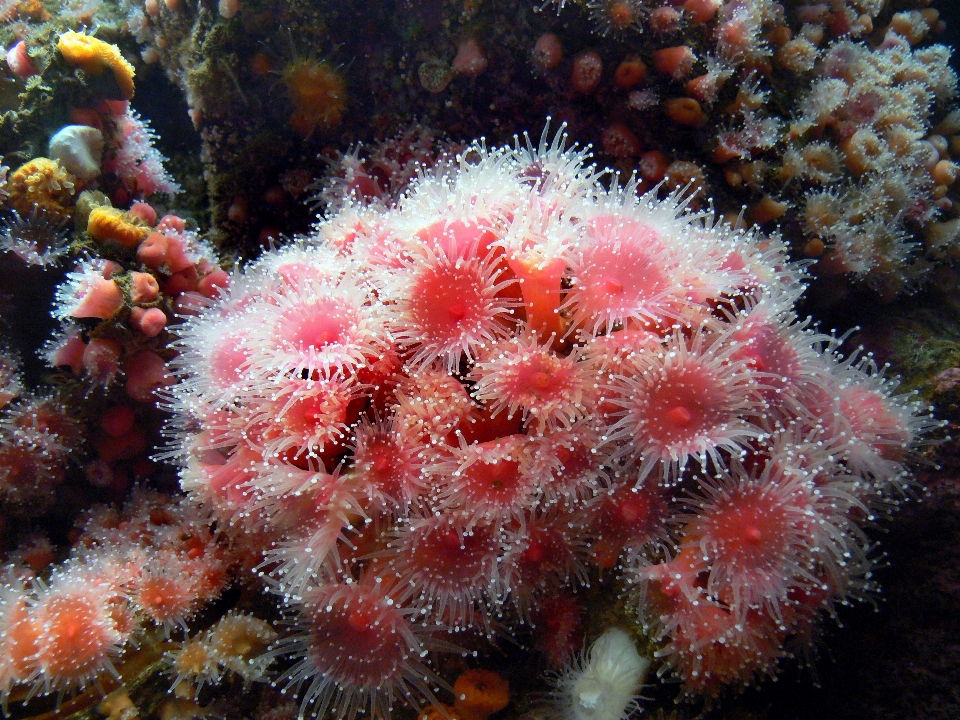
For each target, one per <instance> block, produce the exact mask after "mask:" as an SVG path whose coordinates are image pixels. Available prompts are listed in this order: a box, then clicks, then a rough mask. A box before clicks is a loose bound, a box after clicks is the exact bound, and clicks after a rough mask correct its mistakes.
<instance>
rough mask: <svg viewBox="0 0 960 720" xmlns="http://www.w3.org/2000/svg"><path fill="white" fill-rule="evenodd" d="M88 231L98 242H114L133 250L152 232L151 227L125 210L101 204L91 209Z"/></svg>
mask: <svg viewBox="0 0 960 720" xmlns="http://www.w3.org/2000/svg"><path fill="white" fill-rule="evenodd" d="M87 232H88V233H90V236H91V237H92V238H93V239H94V240H96V241H97V242H112V243H115V244H117V245H120V246H121V247H125V248H128V249H130V250H133V249H134V248H136V247H137V246H138V245H139V244H140V243H141V242H142V241H143V240H144V239H146V237H147V236H148V235H149V234H150V228H148V227H147V226H145V225H142V224H140V223H139V221H138V220H137V219H136V218H133V217H131V216H130V214H129V213H125V212H123V210H117V209H116V208H112V207H107V206H101V207H95V208H94V209H93V210H91V211H90V217H89V218H88V220H87Z"/></svg>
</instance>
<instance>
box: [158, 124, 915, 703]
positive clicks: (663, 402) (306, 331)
mask: <svg viewBox="0 0 960 720" xmlns="http://www.w3.org/2000/svg"><path fill="white" fill-rule="evenodd" d="M565 144H566V138H565V136H564V135H563V134H562V133H561V134H558V135H557V136H556V137H555V138H554V139H553V140H552V141H550V140H549V139H548V138H546V133H545V137H544V139H543V140H541V142H540V143H539V144H534V143H531V142H530V141H529V140H526V141H525V142H518V143H517V144H516V146H515V147H505V148H497V149H492V150H491V149H488V148H486V147H485V146H484V145H483V144H482V143H479V144H476V145H474V146H471V147H469V148H467V149H466V150H465V151H464V152H462V153H461V154H459V155H457V156H455V157H451V158H448V159H446V160H444V161H442V162H441V163H439V164H438V166H437V167H435V168H433V169H431V170H429V171H424V172H423V173H422V174H421V175H420V176H419V177H418V178H416V179H415V180H414V181H413V182H412V183H411V185H410V187H409V188H408V189H407V190H406V191H405V192H404V194H403V195H402V197H400V198H399V200H398V201H397V202H396V203H394V204H390V205H386V204H379V203H378V204H372V205H371V204H366V205H360V204H357V203H350V202H345V203H344V204H343V207H342V208H341V209H340V210H339V211H338V212H336V213H333V214H331V216H329V217H327V218H326V219H324V220H322V221H321V222H320V224H319V225H318V226H317V228H316V231H315V232H314V233H313V234H312V236H311V237H308V238H301V239H300V240H298V241H296V242H293V243H291V244H289V245H288V246H286V247H284V248H281V249H279V250H271V251H269V252H267V253H265V254H264V255H263V257H262V258H261V259H260V260H258V261H257V262H255V263H253V264H252V265H250V266H248V267H247V268H246V269H245V270H244V271H243V272H238V273H237V274H236V275H235V277H234V279H233V282H232V283H231V285H230V288H229V290H226V291H224V293H223V294H222V296H221V297H220V298H219V299H218V300H217V301H215V302H213V303H212V304H210V305H209V306H208V307H206V308H204V309H203V310H202V311H200V312H198V314H196V315H194V316H192V317H189V318H188V319H187V320H186V321H185V322H184V323H183V324H182V325H181V326H180V328H179V331H178V332H179V340H178V350H179V356H178V358H177V360H175V361H174V363H175V370H176V372H177V374H178V376H179V382H178V384H177V385H176V386H175V387H173V388H172V389H171V391H170V398H169V402H170V405H171V406H172V408H173V410H174V412H175V417H176V421H175V424H174V426H173V427H172V428H171V431H170V432H171V434H172V436H173V437H172V439H173V441H174V442H173V444H172V447H174V448H176V449H175V450H174V451H173V454H176V455H177V456H178V458H179V461H180V462H181V463H182V471H181V477H182V485H183V487H184V489H185V490H186V491H188V492H189V493H190V494H191V495H192V496H193V497H194V498H195V499H196V500H197V501H199V502H200V503H202V504H203V505H205V506H208V507H210V508H212V509H213V511H214V512H215V514H216V515H217V516H218V517H219V518H221V520H222V521H224V523H229V524H230V525H232V526H233V527H234V528H236V529H237V530H239V531H240V532H238V536H239V537H242V540H240V542H242V543H244V544H245V545H247V546H248V547H249V548H250V549H251V552H252V554H253V556H254V560H253V562H252V563H251V564H252V565H257V564H259V567H260V570H261V574H262V575H263V576H264V577H265V578H266V580H267V581H268V583H270V585H271V586H272V587H273V588H274V589H275V591H276V592H277V594H278V595H279V596H280V597H282V601H283V603H284V604H285V605H286V606H287V607H288V608H289V610H290V612H291V614H295V615H296V617H297V618H298V621H297V622H298V623H299V628H300V631H299V632H298V633H297V634H295V635H294V636H292V637H291V638H289V639H288V640H287V641H286V642H284V643H282V644H281V645H280V647H278V648H276V649H274V650H273V651H272V652H273V653H274V654H275V655H281V654H289V655H292V656H294V657H295V658H297V659H298V661H297V662H296V663H295V664H293V666H292V668H291V669H290V670H289V672H288V673H287V676H286V682H287V686H288V687H289V688H290V690H291V691H299V692H300V693H301V697H302V703H303V705H302V714H316V715H318V716H319V715H323V714H324V713H325V712H326V711H328V710H331V709H332V712H333V713H334V715H335V716H336V717H338V718H342V717H349V718H352V717H353V716H354V714H355V713H356V712H358V711H364V710H366V711H370V712H372V713H373V714H374V715H375V716H377V717H386V716H388V715H389V712H390V709H391V707H392V706H393V704H394V702H395V701H396V700H406V701H409V702H411V703H413V704H414V705H416V704H417V703H419V702H421V701H422V700H424V699H425V700H427V701H428V702H435V697H434V695H433V690H434V688H436V687H438V686H440V685H441V681H440V678H439V676H438V672H437V665H436V662H435V659H436V656H437V654H438V653H443V652H450V651H454V650H456V648H457V647H458V646H463V645H464V644H468V643H467V642H466V641H467V640H469V641H470V643H473V642H474V641H475V639H476V637H478V636H479V637H483V636H486V637H487V638H491V639H495V638H496V636H497V634H498V633H502V632H504V631H505V628H509V627H511V626H515V627H518V626H520V625H535V624H537V618H538V617H539V618H541V619H542V618H543V617H544V612H543V611H544V609H545V608H546V607H548V606H549V607H555V605H556V603H557V600H558V599H563V598H571V597H573V598H574V604H575V603H576V600H575V596H573V595H572V593H575V591H576V588H577V587H578V586H581V585H582V584H584V583H586V582H587V581H588V578H589V577H590V575H591V568H596V567H597V566H599V567H606V568H614V567H615V568H617V569H618V572H619V576H620V577H621V578H623V579H625V580H626V581H627V583H628V587H631V588H633V591H632V592H631V597H633V598H636V602H637V604H638V605H639V607H638V617H640V618H641V623H642V626H643V627H642V629H643V631H644V632H646V634H647V635H648V636H649V637H650V638H651V639H652V640H653V641H654V642H655V643H657V646H658V647H659V648H660V649H659V650H658V652H657V656H658V657H659V658H661V670H660V672H661V675H663V674H671V675H672V676H673V677H675V678H676V679H678V680H679V681H680V682H681V683H682V684H683V687H684V690H685V691H686V692H687V693H689V694H702V695H714V694H716V693H718V692H719V691H720V690H721V689H722V688H723V687H724V686H727V685H731V684H737V685H739V684H743V683H745V682H750V681H752V680H754V679H757V678H759V677H761V676H762V675H764V674H772V673H773V672H774V671H775V669H776V665H777V663H778V660H779V659H780V658H782V657H785V656H786V655H787V654H788V653H789V652H790V651H789V650H788V648H789V647H790V643H791V642H793V641H795V640H797V639H799V640H800V641H801V642H807V643H809V640H808V638H809V637H810V636H811V634H812V631H813V630H814V626H815V624H816V623H817V621H818V620H820V619H822V616H824V615H826V614H829V613H830V612H831V610H832V608H833V606H834V605H835V604H836V603H838V602H845V601H848V600H851V599H857V598H859V597H861V596H862V595H863V594H864V593H865V592H866V591H868V590H869V585H870V580H869V578H870V558H869V557H868V556H869V554H870V546H869V543H868V541H867V539H866V537H865V535H864V533H863V531H862V529H861V524H863V523H865V522H867V521H869V520H870V519H872V518H873V517H874V516H875V514H876V513H877V510H878V509H883V508H888V507H891V506H892V505H893V504H895V502H896V501H897V498H898V497H899V493H901V492H902V491H903V487H904V485H905V484H906V482H907V477H906V471H905V467H904V462H905V460H906V459H907V458H908V455H909V452H910V449H911V447H912V445H913V444H914V443H915V441H916V439H917V438H918V436H919V435H921V434H922V433H923V431H924V430H925V429H926V428H927V427H928V426H929V425H930V424H931V420H930V419H929V416H927V415H925V414H924V412H925V410H923V409H921V408H920V407H918V406H917V404H916V403H915V402H914V401H911V400H908V399H906V398H905V397H904V396H898V395H895V394H894V390H895V387H896V383H895V382H894V381H892V380H890V379H887V378H884V377H883V376H882V374H881V373H879V372H878V371H877V369H876V367H875V365H874V364H873V363H872V361H871V360H870V359H869V358H860V359H856V358H846V359H845V358H844V357H843V356H842V355H841V354H840V353H839V352H838V345H839V341H838V340H836V339H834V338H832V337H830V336H826V335H823V334H821V333H818V332H817V331H816V330H814V329H812V328H810V327H808V322H805V321H802V320H799V319H798V318H797V316H796V315H795V313H794V311H793V309H792V308H793V305H794V303H795V301H796V300H797V298H798V296H799V295H800V294H801V293H802V291H803V272H802V269H801V268H800V267H798V266H797V265H795V264H791V262H789V261H788V259H787V257H786V254H785V252H784V247H783V246H782V245H781V243H780V242H779V241H778V240H776V239H774V238H768V237H764V236H761V235H759V234H757V233H754V232H750V231H745V230H742V229H734V228H731V227H730V226H728V225H726V224H723V223H718V222H717V221H715V220H714V219H713V218H712V217H711V216H708V215H705V214H702V213H700V214H698V213H693V212H691V211H690V210H689V209H687V208H686V204H685V202H684V200H683V198H682V197H680V196H677V195H673V196H670V197H668V198H666V199H663V200H661V199H658V198H657V197H656V195H655V194H653V193H650V194H646V195H642V196H638V194H637V192H636V188H635V186H634V185H632V184H627V185H626V186H623V185H618V184H616V183H613V187H612V189H611V188H607V187H605V185H604V183H603V182H601V180H602V179H603V175H602V173H599V172H598V171H597V170H596V168H595V167H594V166H592V165H590V164H588V161H589V156H588V154H587V153H586V152H585V151H583V150H578V149H577V148H576V147H573V148H566V147H565ZM607 577H610V575H609V574H607ZM553 612H554V611H552V610H551V611H550V614H553Z"/></svg>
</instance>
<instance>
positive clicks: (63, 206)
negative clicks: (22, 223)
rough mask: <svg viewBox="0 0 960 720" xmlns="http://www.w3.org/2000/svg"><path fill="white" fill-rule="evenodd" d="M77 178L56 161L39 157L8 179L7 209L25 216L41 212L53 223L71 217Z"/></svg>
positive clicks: (22, 166)
mask: <svg viewBox="0 0 960 720" xmlns="http://www.w3.org/2000/svg"><path fill="white" fill-rule="evenodd" d="M76 184H77V179H76V178H75V177H74V176H73V175H71V174H70V173H68V172H67V171H66V170H65V169H64V167H63V166H62V165H61V164H60V162H59V161H58V160H51V159H50V158H45V157H38V158H34V159H33V160H29V161H27V162H25V163H24V164H23V165H21V166H20V167H18V168H17V169H16V170H15V171H14V172H13V174H12V175H10V178H9V179H8V180H7V192H8V193H9V204H10V206H11V207H12V208H13V209H14V210H16V211H17V212H18V213H20V215H21V216H23V217H27V216H29V215H30V214H31V213H33V212H35V211H40V212H44V213H46V214H47V216H48V217H50V218H52V219H54V220H57V221H59V220H65V219H66V218H67V217H69V216H70V212H71V210H70V206H71V205H72V204H73V194H74V188H75V187H76Z"/></svg>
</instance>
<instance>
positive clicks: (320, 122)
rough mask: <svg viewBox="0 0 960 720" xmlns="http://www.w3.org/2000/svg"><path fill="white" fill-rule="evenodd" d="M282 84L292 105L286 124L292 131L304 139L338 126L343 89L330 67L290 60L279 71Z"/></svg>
mask: <svg viewBox="0 0 960 720" xmlns="http://www.w3.org/2000/svg"><path fill="white" fill-rule="evenodd" d="M283 82H284V84H285V85H286V86H287V95H288V96H289V98H290V102H292V103H293V108H294V112H293V115H291V116H290V124H291V125H292V126H293V128H294V130H296V131H297V132H298V133H300V134H301V135H303V136H304V137H307V136H309V135H310V134H311V133H312V132H313V131H314V130H315V129H318V128H319V129H320V130H329V129H330V128H333V127H336V125H337V124H339V122H340V119H341V118H342V117H343V111H344V108H345V107H346V101H347V89H346V83H345V81H344V79H343V74H342V73H340V71H339V70H337V69H336V68H335V67H333V66H332V65H331V64H330V63H328V62H324V61H320V62H315V61H312V60H306V59H298V60H294V61H293V62H291V63H290V64H288V65H287V66H286V67H285V68H284V69H283Z"/></svg>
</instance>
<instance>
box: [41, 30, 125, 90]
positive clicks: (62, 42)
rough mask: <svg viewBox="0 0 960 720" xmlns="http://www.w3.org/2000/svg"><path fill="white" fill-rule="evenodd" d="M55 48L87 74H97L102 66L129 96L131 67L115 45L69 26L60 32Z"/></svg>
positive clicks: (71, 63) (100, 71) (65, 58)
mask: <svg viewBox="0 0 960 720" xmlns="http://www.w3.org/2000/svg"><path fill="white" fill-rule="evenodd" d="M57 49H59V50H60V53H61V54H62V55H63V59H64V60H66V61H67V62H68V63H69V64H70V65H72V66H74V67H79V68H82V69H83V70H84V71H85V72H88V73H90V74H91V75H101V74H103V72H104V71H105V70H110V71H111V72H112V73H113V79H114V80H116V82H117V87H118V88H120V92H121V93H122V94H123V97H124V99H126V100H129V99H130V98H132V97H133V76H134V74H135V71H134V69H133V65H131V64H130V63H128V62H127V61H126V60H125V59H124V57H123V55H121V54H120V48H118V47H117V46H116V45H111V44H110V43H107V42H104V41H103V40H100V39H98V38H95V37H93V36H92V35H86V34H84V33H78V32H73V31H72V30H70V31H67V32H65V33H63V35H61V36H60V39H59V40H58V41H57Z"/></svg>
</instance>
